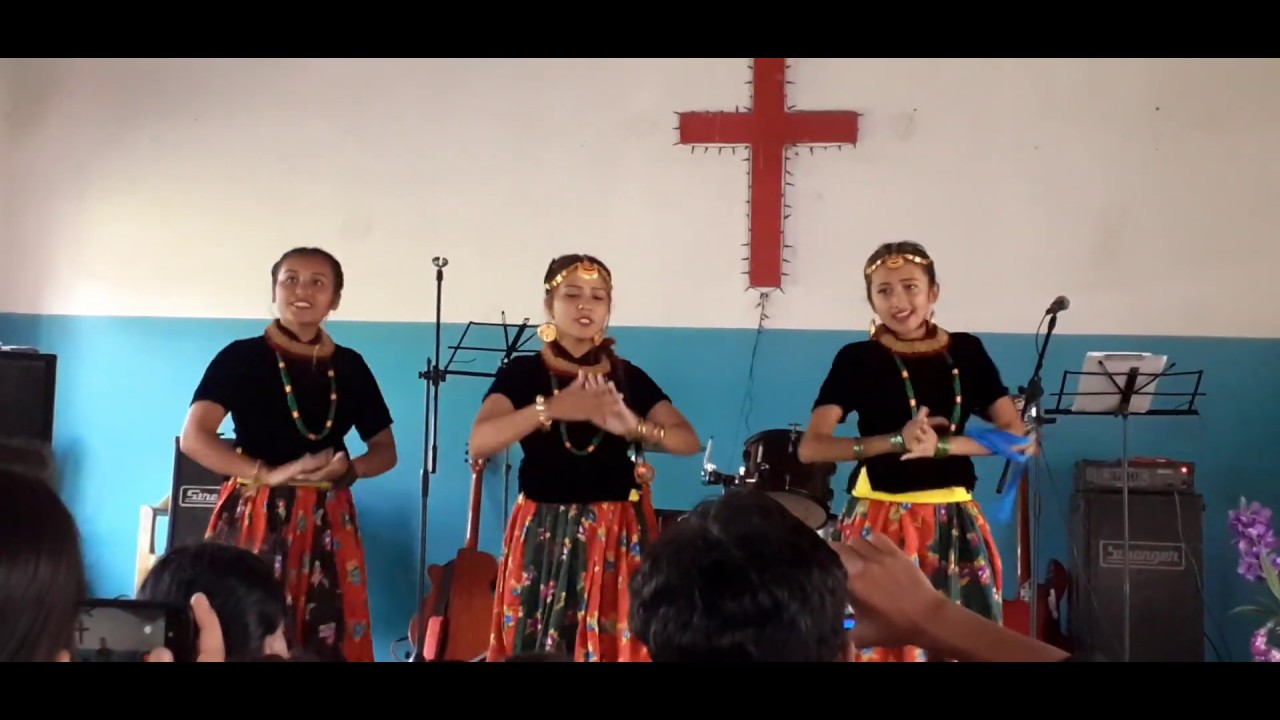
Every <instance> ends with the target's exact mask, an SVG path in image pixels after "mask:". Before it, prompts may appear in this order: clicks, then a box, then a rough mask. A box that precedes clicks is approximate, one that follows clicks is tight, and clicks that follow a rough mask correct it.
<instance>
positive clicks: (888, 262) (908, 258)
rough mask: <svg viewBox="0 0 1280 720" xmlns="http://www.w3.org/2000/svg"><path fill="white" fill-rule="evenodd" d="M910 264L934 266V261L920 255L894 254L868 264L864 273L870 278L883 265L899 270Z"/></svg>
mask: <svg viewBox="0 0 1280 720" xmlns="http://www.w3.org/2000/svg"><path fill="white" fill-rule="evenodd" d="M908 262H913V263H915V264H917V265H932V264H933V261H932V260H930V259H929V258H926V257H920V256H919V255H909V254H899V253H894V254H892V255H885V256H884V257H882V258H880V259H879V260H876V261H875V262H873V263H870V264H868V265H867V269H866V270H864V271H863V272H864V273H865V274H866V275H867V276H868V277H870V276H871V273H873V272H875V271H876V268H878V267H880V266H881V265H884V266H885V267H887V268H889V269H890V270H897V269H898V268H900V267H902V266H903V265H906V264H907V263H908Z"/></svg>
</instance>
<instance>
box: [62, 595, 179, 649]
mask: <svg viewBox="0 0 1280 720" xmlns="http://www.w3.org/2000/svg"><path fill="white" fill-rule="evenodd" d="M194 640H195V627H194V623H193V621H192V618H191V611H190V609H189V608H187V607H185V606H182V605H169V604H165V603H153V602H143V601H139V600H89V601H86V602H84V603H81V605H80V621H79V624H77V626H76V644H77V652H76V660H78V661H80V662H146V660H147V657H148V656H149V655H150V654H151V651H152V650H155V649H156V648H158V647H165V648H168V649H169V651H170V652H171V653H173V657H174V659H175V660H177V661H179V662H183V661H191V660H194V657H193V654H194V648H195V642H194Z"/></svg>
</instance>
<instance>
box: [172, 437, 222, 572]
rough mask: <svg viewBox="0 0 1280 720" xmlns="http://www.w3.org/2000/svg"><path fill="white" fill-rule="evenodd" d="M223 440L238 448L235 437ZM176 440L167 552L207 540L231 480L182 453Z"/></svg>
mask: <svg viewBox="0 0 1280 720" xmlns="http://www.w3.org/2000/svg"><path fill="white" fill-rule="evenodd" d="M222 441H223V442H224V443H226V444H227V446H228V447H234V443H233V442H232V441H231V440H229V439H227V438H222ZM173 442H174V444H173V485H172V487H171V488H170V491H169V492H170V494H169V536H168V538H167V539H166V543H165V552H168V551H170V550H172V549H173V548H175V547H181V546H183V545H196V544H199V543H202V542H204V535H205V531H206V530H208V529H209V520H210V519H211V518H212V517H213V509H214V507H215V506H216V505H217V504H218V495H219V494H221V492H222V485H223V483H225V482H226V481H227V480H229V479H230V478H228V477H225V476H220V475H217V474H215V473H212V472H209V471H208V470H206V469H205V468H204V467H203V466H202V465H200V464H199V463H197V462H196V461H194V460H192V459H191V458H189V457H187V456H186V455H184V454H182V448H181V438H174V441H173Z"/></svg>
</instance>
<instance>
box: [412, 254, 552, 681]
mask: <svg viewBox="0 0 1280 720" xmlns="http://www.w3.org/2000/svg"><path fill="white" fill-rule="evenodd" d="M431 264H432V265H434V266H435V268H436V327H435V331H436V343H435V355H433V356H431V357H428V358H427V369H426V370H423V371H421V372H419V373H418V379H419V380H425V381H426V391H425V396H426V397H425V403H424V404H423V423H422V509H421V513H422V524H421V526H420V531H419V536H418V602H417V608H415V612H416V613H418V637H417V638H413V639H412V641H413V646H414V650H413V658H412V662H425V661H426V657H425V656H424V655H423V651H424V649H425V645H426V638H427V618H426V617H425V615H424V614H423V610H424V607H425V605H426V602H427V597H428V593H427V505H428V496H429V495H430V494H431V476H432V475H434V474H435V473H436V457H437V455H438V454H439V453H438V446H437V443H438V440H439V437H440V384H441V383H443V382H444V381H445V380H446V379H448V378H449V376H451V375H459V376H462V377H479V378H493V377H495V376H496V375H497V374H498V370H500V369H501V368H504V367H506V366H507V363H509V362H511V358H512V357H514V356H516V355H518V354H522V353H524V354H528V353H534V352H537V351H536V350H524V349H523V348H524V345H525V343H527V342H529V341H530V340H532V339H533V338H534V337H535V335H533V334H529V335H528V336H526V335H525V333H526V332H527V331H528V329H529V318H525V319H524V320H523V321H521V323H520V324H519V325H514V324H511V323H508V322H507V314H506V313H502V322H500V323H484V322H475V321H470V322H468V323H467V326H466V327H465V328H463V330H462V335H461V336H460V337H459V338H458V343H457V344H456V345H451V346H449V349H450V350H452V351H453V352H452V353H451V354H450V355H449V359H448V361H447V362H445V364H444V365H443V366H442V365H439V364H438V363H436V362H435V360H436V359H438V358H439V357H440V355H441V354H442V353H441V349H440V325H441V320H440V316H441V311H440V305H441V303H440V300H441V297H442V295H443V287H444V268H445V267H446V266H447V265H448V264H449V260H448V258H442V257H436V258H432V259H431ZM473 327H499V328H502V337H503V342H504V344H503V347H483V346H471V345H464V344H463V343H464V341H465V340H466V339H467V333H469V332H471V328H473ZM512 329H514V330H515V333H514V335H513V334H512V332H511V330H512ZM459 350H468V351H473V352H489V353H502V358H501V359H500V360H499V361H498V370H493V371H491V372H486V371H482V370H454V369H452V368H453V362H454V360H455V359H456V358H457V356H458V351H459ZM433 391H434V393H433Z"/></svg>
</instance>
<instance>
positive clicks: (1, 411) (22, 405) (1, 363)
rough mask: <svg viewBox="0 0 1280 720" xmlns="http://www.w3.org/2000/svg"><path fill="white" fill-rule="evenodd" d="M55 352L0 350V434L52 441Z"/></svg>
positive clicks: (9, 436) (23, 438)
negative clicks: (53, 353)
mask: <svg viewBox="0 0 1280 720" xmlns="http://www.w3.org/2000/svg"><path fill="white" fill-rule="evenodd" d="M57 384H58V356H57V355H51V354H48V353H41V352H24V351H19V350H9V349H5V350H0V437H5V438H15V439H18V440H32V441H36V442H42V443H45V444H48V445H52V444H53V415H54V396H55V395H56V394H57Z"/></svg>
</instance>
